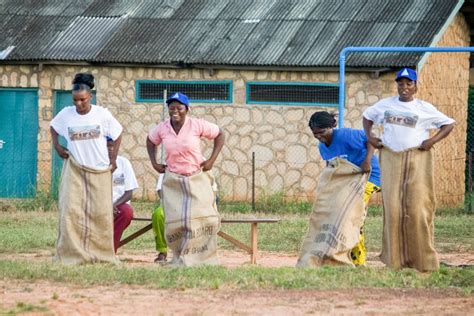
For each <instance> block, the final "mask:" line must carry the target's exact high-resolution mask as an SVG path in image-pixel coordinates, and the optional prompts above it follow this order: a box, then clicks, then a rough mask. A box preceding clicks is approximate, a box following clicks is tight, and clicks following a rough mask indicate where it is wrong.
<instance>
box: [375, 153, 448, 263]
mask: <svg viewBox="0 0 474 316" xmlns="http://www.w3.org/2000/svg"><path fill="white" fill-rule="evenodd" d="M380 169H381V173H382V178H381V180H382V198H383V207H384V223H383V244H382V254H381V259H382V261H383V262H384V263H385V264H386V265H387V266H388V267H391V268H395V269H399V268H402V267H412V268H415V269H417V270H419V271H433V270H437V269H438V268H439V262H438V256H437V254H436V251H435V249H434V232H433V230H434V213H435V207H436V202H435V195H434V175H433V154H432V152H431V151H420V150H418V149H413V150H409V151H405V152H398V153H397V152H393V151H391V150H390V149H388V148H383V149H382V150H381V151H380Z"/></svg>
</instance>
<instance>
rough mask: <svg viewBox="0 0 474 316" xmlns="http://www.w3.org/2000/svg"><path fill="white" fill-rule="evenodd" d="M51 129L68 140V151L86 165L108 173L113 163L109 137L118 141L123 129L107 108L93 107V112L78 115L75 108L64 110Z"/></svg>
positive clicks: (54, 120) (57, 116) (52, 123)
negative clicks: (109, 151) (108, 144)
mask: <svg viewBox="0 0 474 316" xmlns="http://www.w3.org/2000/svg"><path fill="white" fill-rule="evenodd" d="M51 127H52V128H54V130H55V131H56V132H57V133H58V134H59V135H61V136H63V137H64V138H66V140H67V149H68V151H69V153H70V154H71V155H72V156H73V157H74V159H75V160H76V161H77V162H78V163H80V164H81V165H83V166H87V167H90V168H94V169H99V170H104V169H107V167H108V166H109V164H110V161H109V155H108V151H107V141H106V139H105V137H106V136H109V137H111V138H112V139H113V140H116V139H117V138H118V137H119V136H120V134H121V133H122V126H121V125H120V123H119V122H118V121H117V120H116V119H115V118H114V117H113V116H112V114H111V113H110V112H109V110H107V109H106V108H103V107H101V106H97V105H91V110H90V111H89V113H87V114H84V115H81V114H79V113H77V111H76V107H75V106H68V107H65V108H64V109H62V110H61V111H60V112H59V113H58V114H57V115H56V116H55V117H54V118H53V120H52V121H51Z"/></svg>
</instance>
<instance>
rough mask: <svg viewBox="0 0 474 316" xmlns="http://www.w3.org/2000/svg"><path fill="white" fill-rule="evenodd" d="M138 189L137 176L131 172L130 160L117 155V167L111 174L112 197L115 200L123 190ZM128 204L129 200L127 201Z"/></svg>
mask: <svg viewBox="0 0 474 316" xmlns="http://www.w3.org/2000/svg"><path fill="white" fill-rule="evenodd" d="M136 189H138V182H137V178H136V177H135V172H133V168H132V164H131V163H130V161H129V160H128V159H127V158H125V157H122V156H117V169H115V171H114V173H113V174H112V198H113V202H114V203H115V201H117V200H118V199H119V198H120V197H121V196H122V195H123V194H124V193H125V191H129V190H132V191H134V190H136ZM127 203H128V204H130V201H127Z"/></svg>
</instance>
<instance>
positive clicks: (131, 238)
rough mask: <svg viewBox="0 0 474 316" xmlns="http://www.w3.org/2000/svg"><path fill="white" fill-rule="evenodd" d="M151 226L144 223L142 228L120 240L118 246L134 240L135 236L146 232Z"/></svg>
mask: <svg viewBox="0 0 474 316" xmlns="http://www.w3.org/2000/svg"><path fill="white" fill-rule="evenodd" d="M151 228H152V226H151V224H148V225H146V226H145V227H143V228H142V229H140V230H139V231H137V232H135V233H133V234H132V235H130V236H128V237H127V238H125V239H124V240H121V241H120V244H119V246H118V247H119V248H120V247H122V246H123V245H126V244H128V243H129V242H131V241H132V240H134V239H135V238H137V237H139V236H141V235H143V234H144V233H146V232H147V231H149V230H150V229H151Z"/></svg>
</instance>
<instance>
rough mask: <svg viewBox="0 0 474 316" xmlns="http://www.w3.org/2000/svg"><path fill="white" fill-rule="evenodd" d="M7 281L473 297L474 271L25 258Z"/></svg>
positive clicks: (1, 266) (5, 271) (5, 268)
mask: <svg viewBox="0 0 474 316" xmlns="http://www.w3.org/2000/svg"><path fill="white" fill-rule="evenodd" d="M0 273H1V274H2V275H3V276H4V278H6V279H20V280H26V281H36V280H47V281H54V282H67V283H73V284H79V285H83V286H96V285H117V284H129V285H141V286H146V287H150V288H159V289H182V288H206V289H219V288H227V289H242V290H249V289H342V288H368V287H375V288H457V289H459V290H460V291H462V292H463V293H471V292H472V286H473V281H474V269H459V268H445V267H443V268H441V269H440V270H439V271H436V272H432V273H418V272H416V271H415V270H412V269H405V270H402V271H393V270H389V269H375V268H364V269H354V268H346V267H338V268H335V267H321V268H318V269H310V268H308V269H295V268H261V267H252V266H248V267H239V268H234V269H228V268H224V267H219V266H217V267H216V266H208V267H199V268H182V269H176V268H174V269H171V268H160V267H156V266H151V267H149V268H148V267H147V268H137V267H134V268H130V267H125V266H114V265H110V264H95V265H82V266H64V265H60V264H51V263H32V262H28V261H23V260H14V261H6V260H0Z"/></svg>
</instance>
